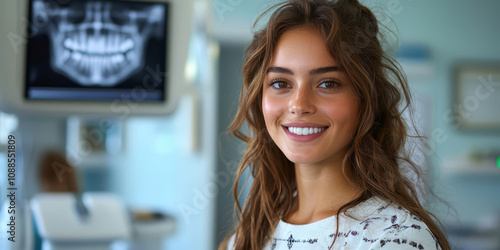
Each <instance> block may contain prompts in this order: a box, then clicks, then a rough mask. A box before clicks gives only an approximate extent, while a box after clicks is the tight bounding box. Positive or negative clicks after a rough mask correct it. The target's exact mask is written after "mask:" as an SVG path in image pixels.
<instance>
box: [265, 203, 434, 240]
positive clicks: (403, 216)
mask: <svg viewBox="0 0 500 250" xmlns="http://www.w3.org/2000/svg"><path fill="white" fill-rule="evenodd" d="M389 208H391V204H384V205H382V206H380V207H378V208H377V209H376V210H375V211H376V212H375V213H374V214H372V215H371V216H369V217H368V218H365V219H364V220H362V221H357V223H356V224H353V225H344V226H345V227H344V228H348V229H350V230H348V231H344V232H343V231H339V232H338V233H330V234H327V235H326V237H325V238H326V239H325V240H326V241H320V240H319V239H320V238H322V237H319V238H318V237H307V236H310V235H303V236H306V237H303V236H299V235H297V234H296V233H294V232H293V230H292V231H289V230H287V233H284V232H282V233H283V234H278V232H279V230H278V229H279V225H278V228H277V230H276V231H275V235H274V236H273V238H272V239H271V242H270V243H271V245H270V249H272V250H282V249H323V248H324V247H325V245H324V244H325V243H324V242H330V245H331V243H333V240H334V238H335V236H336V239H335V244H334V246H337V248H335V247H334V248H333V249H338V247H340V246H342V248H343V247H349V246H350V247H354V248H359V246H362V247H363V248H361V249H369V248H368V247H378V248H381V249H398V248H399V247H402V246H406V248H405V249H419V250H420V249H433V250H434V249H437V250H439V249H441V248H440V247H439V242H438V240H437V238H436V237H435V236H434V235H433V234H432V233H431V231H430V230H429V229H428V228H427V226H426V225H425V223H423V222H422V220H421V219H420V218H418V217H417V216H415V215H413V214H411V213H410V212H408V211H407V210H405V209H403V208H402V207H396V206H392V210H391V209H389ZM382 212H384V213H383V214H382ZM333 220H335V218H333ZM341 223H342V222H341ZM341 225H342V224H341ZM334 230H335V227H333V228H332V231H334ZM294 235H295V236H294ZM318 236H320V235H318ZM422 236H425V237H422ZM321 242H323V243H321ZM330 245H328V246H327V247H329V246H330ZM365 246H366V247H367V248H364V247H365Z"/></svg>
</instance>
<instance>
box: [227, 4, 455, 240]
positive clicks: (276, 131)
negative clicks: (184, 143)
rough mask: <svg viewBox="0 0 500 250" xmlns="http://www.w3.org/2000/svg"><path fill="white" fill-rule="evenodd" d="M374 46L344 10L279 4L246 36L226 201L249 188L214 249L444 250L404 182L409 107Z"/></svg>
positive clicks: (368, 31)
mask: <svg viewBox="0 0 500 250" xmlns="http://www.w3.org/2000/svg"><path fill="white" fill-rule="evenodd" d="M379 35H380V33H379V29H378V24H377V20H376V18H375V16H374V15H373V14H372V12H371V11H370V10H369V9H367V8H366V7H365V6H363V5H361V4H359V3H358V2H357V1H356V0H339V1H325V0H295V1H286V2H284V3H282V4H280V5H278V6H277V9H276V10H275V11H274V12H273V14H272V15H271V18H270V20H269V22H268V24H267V26H266V27H265V28H264V29H263V30H262V31H260V32H258V33H257V34H256V35H255V37H254V39H253V41H252V43H251V44H250V46H249V47H248V49H247V52H246V61H245V65H244V83H243V89H242V91H241V95H240V103H239V107H238V113H237V114H236V117H235V119H234V121H233V123H232V124H231V127H230V129H231V132H232V133H233V134H234V135H235V136H236V137H238V138H240V139H241V140H243V141H244V142H245V143H247V148H246V150H245V153H244V155H243V159H242V161H241V162H240V165H239V169H238V172H237V178H236V182H235V186H234V189H233V191H234V196H235V199H236V201H237V200H238V199H237V197H238V182H239V179H240V177H241V176H242V173H243V172H244V171H245V169H247V168H250V169H251V172H252V175H253V178H254V180H253V182H252V186H251V188H250V191H249V194H248V196H247V198H246V200H245V203H244V204H243V207H241V206H240V204H239V203H238V202H236V205H235V209H236V214H237V216H238V219H239V223H238V225H237V226H236V228H235V230H234V232H233V233H232V234H230V235H228V237H227V238H226V240H225V241H224V242H223V243H222V244H221V246H220V247H219V249H381V248H382V249H450V247H449V244H448V242H447V240H446V238H445V236H444V234H443V232H442V231H441V230H440V228H439V227H438V225H437V224H436V222H435V220H434V219H433V218H434V217H433V215H432V214H431V213H429V212H428V211H427V210H425V209H424V207H423V206H422V204H421V203H420V201H419V199H418V196H417V192H416V188H415V186H414V183H413V182H412V181H410V180H409V179H408V178H407V175H406V171H407V168H406V167H407V166H410V168H411V169H413V170H415V172H416V173H417V174H418V173H419V168H418V166H416V165H415V164H414V163H413V162H412V161H411V157H410V156H409V155H407V154H406V151H405V143H406V139H407V138H408V137H409V136H410V135H409V132H408V131H410V128H408V127H407V125H406V123H405V122H404V120H403V117H402V115H401V114H402V111H403V110H404V109H405V108H406V107H408V106H410V104H411V103H410V100H411V96H410V93H409V90H408V86H407V83H406V80H405V77H404V75H403V74H402V72H401V71H400V69H399V67H398V66H397V64H396V63H395V62H394V61H393V59H391V58H390V57H389V56H388V55H387V54H386V53H385V52H384V51H383V50H382V46H381V44H380V41H379V39H378V36H379ZM245 122H246V124H247V125H248V130H249V131H248V132H247V133H244V131H242V128H243V125H244V123H245ZM403 166H404V167H405V171H404V172H403V170H402V167H403ZM438 224H439V223H438Z"/></svg>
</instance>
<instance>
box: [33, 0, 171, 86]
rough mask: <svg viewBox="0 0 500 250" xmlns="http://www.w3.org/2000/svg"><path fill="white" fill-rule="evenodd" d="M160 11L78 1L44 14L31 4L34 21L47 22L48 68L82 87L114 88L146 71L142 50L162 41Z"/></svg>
mask: <svg viewBox="0 0 500 250" xmlns="http://www.w3.org/2000/svg"><path fill="white" fill-rule="evenodd" d="M164 12H165V9H164V6H163V5H159V4H157V5H148V6H147V7H144V8H137V6H133V5H131V4H130V3H126V2H121V3H118V2H116V1H88V2H85V1H84V2H82V1H79V2H78V3H75V4H70V5H68V6H66V7H58V8H56V9H49V8H47V6H46V4H45V1H42V0H35V2H34V4H33V15H34V18H37V15H38V18H39V19H43V18H45V19H48V20H49V22H48V29H46V30H45V32H46V34H47V35H48V36H49V38H50V41H51V47H52V54H51V58H50V60H51V67H52V69H53V70H54V71H55V72H58V73H60V74H63V75H65V76H66V77H68V78H70V79H72V80H73V81H75V82H76V83H79V84H81V85H83V86H107V87H109V86H114V85H116V84H117V83H119V82H120V81H123V80H124V79H126V78H127V77H129V76H131V75H132V74H134V73H135V72H137V71H138V70H140V68H141V66H142V65H144V60H145V56H144V53H145V52H144V49H145V48H144V45H145V43H146V41H147V40H148V39H149V38H150V37H151V36H157V37H161V36H163V34H164V32H165V29H164V27H163V26H162V25H161V24H163V21H164V18H165V15H164Z"/></svg>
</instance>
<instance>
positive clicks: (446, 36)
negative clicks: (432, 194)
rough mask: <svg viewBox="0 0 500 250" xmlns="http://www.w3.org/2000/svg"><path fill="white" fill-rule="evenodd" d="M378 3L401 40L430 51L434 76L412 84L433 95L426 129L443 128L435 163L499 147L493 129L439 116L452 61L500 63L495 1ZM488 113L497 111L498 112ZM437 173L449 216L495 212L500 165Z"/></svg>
mask: <svg viewBox="0 0 500 250" xmlns="http://www.w3.org/2000/svg"><path fill="white" fill-rule="evenodd" d="M370 2H371V3H373V2H374V1H370ZM398 2H399V4H398ZM391 4H395V5H391ZM381 5H382V6H385V7H386V10H391V8H392V10H397V11H393V12H392V13H391V11H387V13H389V15H390V16H391V17H392V19H393V20H394V22H395V23H396V25H397V27H398V32H399V42H400V44H419V45H423V46H426V47H428V48H429V49H430V52H431V56H430V61H429V63H430V65H431V67H432V68H433V69H434V77H432V78H430V79H429V80H428V81H424V82H419V83H418V85H415V84H414V85H413V86H412V87H413V88H414V89H415V90H416V91H417V92H418V93H423V94H424V95H426V96H429V97H430V98H431V100H432V104H431V107H432V108H431V112H432V115H431V117H432V121H431V129H434V130H435V129H442V130H443V131H444V138H445V139H444V141H443V142H440V143H436V148H435V151H436V155H437V157H435V160H434V166H435V167H436V166H437V167H438V168H439V167H442V164H443V162H444V161H447V160H449V159H453V158H459V157H464V156H465V155H466V154H468V153H469V152H470V151H472V150H496V152H500V133H499V132H498V131H497V132H488V133H485V132H463V131H458V130H454V129H453V128H452V125H453V124H451V123H449V122H448V121H447V120H446V119H445V118H444V117H445V116H444V115H445V112H446V111H447V110H449V109H450V108H452V104H453V92H454V84H455V83H454V79H453V67H454V66H455V65H456V64H457V63H468V62H469V63H470V62H472V63H475V62H486V63H487V62H496V63H498V62H500V47H499V45H500V28H499V27H498V24H500V15H498V11H499V10H500V1H496V0H482V1H468V0H455V1H443V0H440V1H426V0H421V1H411V0H400V1H394V0H384V1H381ZM391 6H392V7H391ZM497 90H500V89H498V88H497ZM491 115H499V116H500V112H499V113H498V114H491ZM471 167H474V166H471ZM439 177H440V179H439V180H438V183H437V186H438V189H437V192H438V195H440V196H441V197H442V198H444V199H445V200H446V201H448V202H449V203H450V205H451V207H452V208H454V209H456V210H457V212H458V218H457V217H456V216H455V217H454V215H453V214H450V215H448V216H447V219H449V220H450V221H456V220H457V219H458V220H459V221H460V222H461V223H463V224H470V223H474V222H475V221H476V220H477V219H478V218H479V217H481V216H485V215H488V214H491V213H493V212H497V213H498V211H500V195H498V190H500V169H498V173H497V174H496V175H495V174H493V176H491V175H490V176H488V175H482V174H474V173H467V174H465V175H464V174H458V175H449V174H446V173H444V174H441V175H440V176H438V178H439ZM444 213H445V214H446V211H444Z"/></svg>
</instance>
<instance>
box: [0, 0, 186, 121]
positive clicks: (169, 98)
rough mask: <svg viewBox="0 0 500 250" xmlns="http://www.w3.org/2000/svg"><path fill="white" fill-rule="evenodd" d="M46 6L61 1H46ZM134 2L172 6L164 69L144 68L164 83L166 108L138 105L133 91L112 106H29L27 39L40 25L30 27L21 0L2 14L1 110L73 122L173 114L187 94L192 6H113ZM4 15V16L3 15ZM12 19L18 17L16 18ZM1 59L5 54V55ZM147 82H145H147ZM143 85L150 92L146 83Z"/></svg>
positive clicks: (172, 1) (180, 1)
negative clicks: (4, 36)
mask: <svg viewBox="0 0 500 250" xmlns="http://www.w3.org/2000/svg"><path fill="white" fill-rule="evenodd" d="M45 1H47V2H50V1H57V0H45ZM115 1H131V2H141V1H142V2H151V3H154V2H158V3H168V5H169V7H168V16H167V20H166V23H167V25H166V26H167V27H165V28H166V32H167V33H166V36H167V40H168V41H167V43H166V45H165V46H166V68H165V69H160V68H159V67H156V68H154V67H150V66H148V65H145V70H146V71H148V73H149V74H148V75H147V76H149V79H154V78H157V77H165V90H164V91H165V93H166V95H165V98H164V101H162V102H137V101H134V100H133V98H134V97H133V96H134V94H135V95H139V94H140V91H141V90H140V89H137V91H138V92H135V93H134V91H132V92H131V93H130V95H129V97H123V98H120V99H115V100H113V101H81V100H80V101H73V100H53V101H52V100H28V99H26V97H25V83H26V78H25V77H26V70H27V69H26V67H27V58H26V56H27V42H26V41H27V39H28V38H29V29H30V28H36V26H35V25H36V24H34V23H31V24H30V23H29V22H28V20H29V16H28V15H29V9H30V6H28V5H29V4H30V2H31V0H22V2H21V4H16V2H15V1H14V2H13V3H14V4H12V3H11V4H6V5H7V6H6V7H5V8H3V12H4V13H0V14H5V15H7V16H6V18H5V19H6V20H8V19H10V21H9V22H7V23H6V24H5V27H4V28H5V32H3V31H2V33H6V34H7V37H8V38H9V39H3V40H1V41H0V47H3V48H6V49H5V56H3V57H2V58H0V65H2V67H0V73H1V75H2V76H4V77H3V78H4V79H2V80H0V86H1V90H0V110H2V111H4V112H7V113H14V114H18V115H21V116H23V115H28V116H38V115H41V116H65V117H67V116H73V115H98V116H107V117H120V118H126V117H128V116H137V115H146V116H151V115H153V116H158V115H166V114H169V113H171V112H173V111H174V110H175V109H176V107H177V104H178V102H179V99H180V97H181V96H182V95H183V94H184V93H185V92H186V89H187V88H188V87H187V84H188V81H187V80H186V77H185V65H186V61H187V56H188V49H189V41H190V35H191V23H192V14H193V0H177V1H176V0H115ZM0 12H2V11H0ZM12 15H15V16H14V17H13V16H12ZM2 54H3V53H2ZM147 76H146V77H145V78H147ZM149 79H145V80H146V81H144V83H143V85H144V86H145V87H147V85H145V84H147V80H149Z"/></svg>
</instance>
